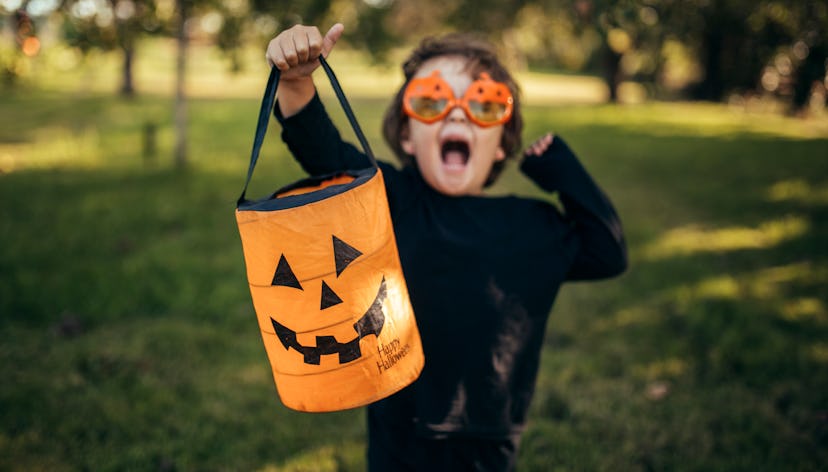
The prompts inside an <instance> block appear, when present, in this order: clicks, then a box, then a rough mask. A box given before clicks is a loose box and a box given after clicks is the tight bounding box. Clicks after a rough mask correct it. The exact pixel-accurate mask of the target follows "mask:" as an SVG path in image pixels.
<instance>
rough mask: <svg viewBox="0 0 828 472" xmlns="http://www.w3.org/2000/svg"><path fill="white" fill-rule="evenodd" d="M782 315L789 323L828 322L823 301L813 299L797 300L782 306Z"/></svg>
mask: <svg viewBox="0 0 828 472" xmlns="http://www.w3.org/2000/svg"><path fill="white" fill-rule="evenodd" d="M780 311H781V315H782V317H783V318H785V319H786V320H789V321H799V320H813V321H818V322H823V323H824V322H826V321H828V316H826V315H827V314H828V311H826V309H825V305H824V304H823V303H822V300H819V299H817V298H813V297H804V298H796V299H794V300H790V301H788V302H786V303H784V304H783V305H782V308H781V310H780Z"/></svg>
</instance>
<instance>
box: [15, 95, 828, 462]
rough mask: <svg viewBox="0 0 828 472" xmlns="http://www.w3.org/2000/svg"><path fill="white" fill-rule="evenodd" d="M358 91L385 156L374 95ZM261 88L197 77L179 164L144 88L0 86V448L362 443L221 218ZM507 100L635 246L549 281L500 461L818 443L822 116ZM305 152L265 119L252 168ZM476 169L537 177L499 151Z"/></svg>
mask: <svg viewBox="0 0 828 472" xmlns="http://www.w3.org/2000/svg"><path fill="white" fill-rule="evenodd" d="M50 90H51V91H50ZM353 104H354V107H355V109H356V110H357V113H358V115H359V116H360V119H361V121H362V125H363V128H364V129H365V130H366V131H367V132H368V133H369V139H370V141H371V142H372V143H373V144H374V146H375V148H377V150H378V152H379V154H381V155H385V156H387V155H388V154H387V150H386V149H385V147H384V146H382V145H381V139H380V137H379V135H378V130H379V120H380V116H381V113H382V110H383V104H384V100H380V99H369V98H360V99H356V100H354V103H353ZM335 107H336V106H335V105H334V104H333V103H331V104H330V105H329V109H331V110H335ZM257 110H258V101H257V99H256V98H198V99H195V100H193V101H192V103H191V106H190V114H191V126H190V131H189V137H190V141H189V144H190V155H191V158H192V159H191V166H190V168H189V169H188V170H187V171H186V172H176V171H174V170H172V165H171V158H170V156H171V153H172V146H173V132H172V129H171V118H170V116H171V112H170V111H171V100H169V99H168V98H165V97H164V96H163V95H159V96H144V97H141V98H138V99H136V100H133V101H122V100H119V99H115V98H111V97H109V96H107V95H105V94H100V93H98V92H94V91H93V92H88V93H86V94H83V95H81V96H80V97H72V96H71V95H69V94H65V93H59V92H58V91H55V90H53V89H48V88H47V90H39V89H36V88H34V89H32V88H30V89H24V91H22V92H16V93H4V94H3V95H2V96H0V171H2V174H0V378H2V379H3V381H2V383H0V469H1V470H58V471H59V470H86V469H89V470H362V469H363V468H364V458H363V449H364V445H365V443H364V432H365V427H364V422H363V414H362V411H361V410H355V411H348V412H342V413H332V414H303V413H296V412H292V411H289V410H287V409H285V408H284V407H283V406H281V404H280V403H279V401H278V398H277V396H276V392H275V389H274V387H273V384H272V378H271V376H270V371H269V368H268V365H267V360H266V357H265V353H264V349H263V348H262V344H261V339H260V337H259V333H258V330H257V326H256V322H255V318H254V314H253V311H252V306H251V303H250V298H249V292H248V289H247V285H246V280H245V274H244V266H243V260H242V254H241V246H240V242H239V238H238V234H237V230H236V227H235V220H234V217H233V210H234V202H235V199H236V197H237V196H238V193H239V191H240V190H241V186H242V183H243V177H244V173H245V171H246V166H247V159H248V157H249V156H248V153H249V148H250V140H251V137H252V133H253V127H254V124H255V119H256V117H255V113H256V112H257ZM526 118H527V122H528V123H529V125H530V126H529V128H528V129H527V130H526V136H527V139H531V138H532V137H535V136H538V135H540V134H542V133H543V132H545V131H547V130H556V131H557V132H559V133H560V134H561V136H563V137H565V138H566V139H567V141H568V142H569V143H570V145H571V146H572V147H573V148H574V149H575V150H576V151H577V152H578V154H579V155H580V156H581V157H582V160H583V162H584V163H585V165H586V166H587V167H588V169H590V171H591V172H592V173H593V175H594V177H595V178H596V179H597V180H598V181H599V182H600V183H601V184H602V185H603V186H604V188H605V189H606V190H607V192H608V193H609V194H610V195H611V196H612V198H613V200H614V202H615V203H616V205H617V207H618V209H619V212H620V213H621V215H622V218H623V220H624V223H625V228H626V231H627V236H628V242H629V246H630V254H631V266H630V270H629V271H628V272H627V273H626V274H625V275H624V276H622V277H621V278H618V279H615V280H611V281H606V282H600V283H591V284H573V285H570V286H567V287H565V288H564V290H563V292H562V294H561V296H560V299H559V301H558V303H557V305H556V307H555V308H554V310H553V313H552V316H551V319H550V323H549V328H548V333H547V341H546V344H545V347H544V352H543V364H542V372H541V374H540V378H539V381H538V387H537V391H536V395H535V401H534V403H533V406H532V415H531V421H530V423H529V428H528V430H527V432H526V434H525V436H524V440H523V443H522V448H521V455H520V464H521V467H520V470H526V471H548V470H573V471H574V470H609V471H615V470H642V471H643V470H686V471H695V470H699V471H702V470H703V471H709V470H727V471H730V470H783V469H784V470H820V469H822V468H824V465H825V464H826V463H828V452H826V451H828V393H826V392H828V298H826V295H825V287H826V286H828V264H826V262H828V246H826V244H825V241H826V240H828V191H826V190H825V189H826V188H828V160H826V159H825V156H826V152H828V138H827V137H826V134H825V123H824V121H818V120H817V121H810V122H800V121H798V120H793V119H787V118H783V117H777V116H773V115H752V114H745V113H742V112H737V111H733V110H730V109H728V108H726V107H720V106H715V105H690V104H648V105H642V106H638V107H626V108H625V107H621V108H618V107H611V106H582V107H578V106H567V107H551V108H550V107H543V108H542V107H538V106H530V107H528V108H527V110H526ZM336 119H337V120H339V121H340V122H342V119H341V117H340V116H339V115H338V114H336ZM147 122H152V123H154V124H156V125H157V127H158V135H157V148H158V150H157V155H156V156H155V157H154V158H144V157H142V150H141V147H142V129H143V127H144V125H145V123H147ZM345 134H348V133H345ZM300 175H301V172H300V170H299V169H298V167H297V166H296V165H295V164H294V163H293V162H292V161H291V159H290V157H289V156H288V154H287V153H286V151H285V149H284V147H283V146H282V145H281V143H280V142H279V139H278V129H277V128H272V129H271V133H270V135H269V138H268V142H267V143H266V145H265V152H264V155H263V162H262V166H261V169H259V171H258V173H257V175H256V177H255V178H254V184H253V187H252V190H251V193H252V194H253V195H262V194H264V193H266V192H267V191H268V190H271V189H273V188H275V187H277V186H279V185H281V184H285V183H288V182H290V181H292V180H294V179H295V178H297V177H298V176H300ZM494 191H495V192H498V193H502V192H516V193H520V194H524V195H531V196H539V195H541V193H540V192H538V191H537V190H536V189H535V188H534V187H533V186H532V185H531V183H530V182H528V181H527V180H526V179H525V178H523V177H522V176H521V175H519V173H518V172H517V171H516V170H515V169H514V167H512V168H510V169H509V171H508V172H507V173H506V174H505V175H504V178H503V179H502V181H501V182H500V183H499V184H498V185H497V187H496V188H495V189H494Z"/></svg>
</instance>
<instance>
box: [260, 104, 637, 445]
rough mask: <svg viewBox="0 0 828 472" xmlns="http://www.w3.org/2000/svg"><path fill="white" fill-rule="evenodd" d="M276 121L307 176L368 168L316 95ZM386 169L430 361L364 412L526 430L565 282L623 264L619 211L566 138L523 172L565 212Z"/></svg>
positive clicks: (436, 431)
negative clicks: (443, 187)
mask: <svg viewBox="0 0 828 472" xmlns="http://www.w3.org/2000/svg"><path fill="white" fill-rule="evenodd" d="M275 114H276V117H277V119H279V121H280V122H281V123H282V127H283V130H282V139H283V140H284V141H285V142H286V143H287V145H288V147H289V149H290V150H291V152H292V153H293V155H294V156H295V158H296V159H297V160H298V161H299V163H300V164H301V165H302V167H303V168H304V169H305V170H306V171H307V172H308V173H310V174H312V175H321V174H327V173H331V172H335V171H339V170H345V169H362V168H366V167H368V166H370V163H369V160H368V158H367V157H366V156H365V155H364V154H363V153H362V152H360V151H359V150H358V149H357V148H355V147H354V146H352V145H351V144H349V143H346V142H344V141H343V140H342V138H341V137H340V134H339V132H338V130H337V129H336V127H335V126H334V125H333V123H332V122H331V121H330V118H329V117H328V115H327V113H326V111H325V109H324V106H323V105H322V102H321V101H320V100H319V98H318V96H317V97H314V99H313V100H312V101H311V102H310V103H309V104H308V105H307V106H306V107H305V108H304V109H303V110H302V111H300V112H299V113H298V114H296V115H294V116H292V117H289V118H287V119H285V118H283V117H281V116H280V114H279V112H278V106H277V107H275ZM379 166H380V169H381V170H382V173H383V176H384V179H385V182H386V190H387V194H388V200H389V206H390V209H391V219H392V221H393V226H394V232H395V235H396V239H397V246H398V249H399V254H400V261H401V263H402V268H403V273H404V275H405V279H406V283H407V285H408V290H409V294H410V297H411V304H412V306H413V308H414V313H415V317H416V319H417V326H418V328H419V330H420V335H421V337H422V343H423V350H424V355H425V359H426V363H425V367H424V369H423V372H422V374H421V376H420V378H419V379H418V380H417V381H416V382H414V383H413V384H412V385H411V386H409V387H407V388H406V389H404V390H402V391H401V392H399V393H397V394H396V395H393V396H391V397H389V398H387V399H385V400H382V401H380V402H377V403H375V404H373V405H371V406H370V407H369V408H372V409H373V411H374V412H375V413H377V414H378V415H379V416H380V417H382V418H384V419H385V421H389V422H391V423H396V424H398V425H405V424H412V423H413V424H415V425H416V427H417V428H418V431H419V434H424V435H426V436H431V437H437V436H442V435H447V434H472V435H478V436H486V437H507V436H513V435H515V434H519V433H520V431H521V430H522V428H523V426H524V424H525V422H526V413H527V410H528V407H529V402H530V400H531V398H532V395H533V392H534V386H535V380H536V377H537V372H538V364H539V360H540V352H541V347H542V342H543V337H544V332H545V326H546V320H547V318H548V315H549V313H550V310H551V308H552V304H553V302H554V300H555V297H556V295H557V293H558V289H559V288H560V286H561V284H562V283H563V282H564V281H567V280H586V279H600V278H606V277H611V276H614V275H617V274H619V273H621V272H623V271H624V269H625V268H626V246H625V244H624V240H623V234H622V230H621V223H620V221H619V219H618V215H617V214H616V212H615V210H614V209H613V207H612V205H611V204H610V202H609V200H608V199H607V197H606V196H605V195H604V193H603V192H602V191H601V190H600V189H599V188H598V186H597V185H596V184H595V183H594V182H593V180H592V178H591V177H590V176H589V174H587V172H586V170H584V168H583V167H582V166H581V164H580V163H579V162H578V160H577V158H576V157H575V155H574V154H573V153H572V151H570V149H569V147H568V146H567V145H566V144H565V143H564V141H563V140H562V139H561V138H560V137H555V139H554V140H553V142H552V145H551V146H550V147H549V148H548V149H547V151H546V152H545V153H544V154H543V155H541V156H527V157H526V158H525V159H524V161H523V163H522V165H521V170H522V171H523V172H524V173H525V174H526V175H527V176H528V177H529V178H531V179H532V180H533V181H534V182H535V183H537V184H538V185H539V186H540V187H541V188H543V189H544V190H546V191H549V192H558V193H559V198H560V201H561V203H562V205H563V207H564V210H565V215H564V214H561V212H559V211H558V210H557V209H556V207H555V206H553V205H552V204H550V203H548V202H546V201H542V200H538V199H531V198H523V197H515V196H505V197H486V196H461V197H456V196H447V195H443V194H440V193H438V192H437V191H435V190H433V189H432V188H431V187H430V186H429V185H428V184H427V183H426V182H425V181H424V180H423V179H422V177H421V176H420V174H419V172H418V171H417V169H416V168H414V167H411V166H408V167H404V168H402V169H401V170H398V169H396V168H395V167H393V166H391V165H389V164H385V163H382V162H380V164H379Z"/></svg>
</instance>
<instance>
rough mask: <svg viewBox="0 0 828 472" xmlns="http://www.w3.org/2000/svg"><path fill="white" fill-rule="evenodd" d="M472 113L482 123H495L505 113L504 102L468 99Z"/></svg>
mask: <svg viewBox="0 0 828 472" xmlns="http://www.w3.org/2000/svg"><path fill="white" fill-rule="evenodd" d="M468 103H469V110H471V113H472V115H474V117H475V118H477V119H478V120H479V121H481V122H483V123H497V122H498V121H500V120H501V119H502V118H503V116H504V115H505V114H506V104H505V103H497V102H492V101H488V100H487V101H485V102H480V101H477V100H469V102H468Z"/></svg>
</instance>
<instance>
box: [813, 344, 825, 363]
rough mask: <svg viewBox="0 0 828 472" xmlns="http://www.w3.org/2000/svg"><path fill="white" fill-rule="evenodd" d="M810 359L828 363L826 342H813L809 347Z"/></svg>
mask: <svg viewBox="0 0 828 472" xmlns="http://www.w3.org/2000/svg"><path fill="white" fill-rule="evenodd" d="M809 354H810V356H811V359H813V360H815V361H817V362H820V363H822V364H828V343H815V344H813V345H811V347H810V349H809Z"/></svg>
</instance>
